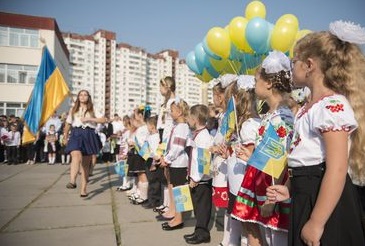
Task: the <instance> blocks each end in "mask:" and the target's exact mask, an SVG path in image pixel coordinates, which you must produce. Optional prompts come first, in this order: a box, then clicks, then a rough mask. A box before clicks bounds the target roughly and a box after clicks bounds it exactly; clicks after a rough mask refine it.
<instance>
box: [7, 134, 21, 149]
mask: <svg viewBox="0 0 365 246" xmlns="http://www.w3.org/2000/svg"><path fill="white" fill-rule="evenodd" d="M8 135H9V140H8V141H7V142H5V145H6V146H19V145H20V132H18V131H16V132H13V131H9V132H8Z"/></svg>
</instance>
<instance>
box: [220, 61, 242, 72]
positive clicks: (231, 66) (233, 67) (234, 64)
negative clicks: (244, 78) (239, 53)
mask: <svg viewBox="0 0 365 246" xmlns="http://www.w3.org/2000/svg"><path fill="white" fill-rule="evenodd" d="M241 66H242V63H241V62H239V61H232V60H228V62H227V63H226V66H225V67H224V69H223V71H222V73H223V74H226V73H229V74H239V71H240V70H241Z"/></svg>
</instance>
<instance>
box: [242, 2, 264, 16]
mask: <svg viewBox="0 0 365 246" xmlns="http://www.w3.org/2000/svg"><path fill="white" fill-rule="evenodd" d="M245 16H246V18H247V19H248V20H251V19H252V18H255V17H261V18H262V19H265V18H266V7H265V5H264V4H263V3H262V2H261V1H252V2H250V3H249V4H247V6H246V10H245Z"/></svg>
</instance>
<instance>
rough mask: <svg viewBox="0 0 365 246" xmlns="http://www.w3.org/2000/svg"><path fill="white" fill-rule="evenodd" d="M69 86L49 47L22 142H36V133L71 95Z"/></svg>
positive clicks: (28, 110)
mask: <svg viewBox="0 0 365 246" xmlns="http://www.w3.org/2000/svg"><path fill="white" fill-rule="evenodd" d="M69 91H70V90H69V88H68V86H67V83H66V82H65V80H64V78H63V76H62V74H61V71H60V70H59V69H58V68H57V66H56V64H55V62H54V60H53V58H52V56H51V54H50V53H49V51H48V49H47V47H44V48H43V54H42V61H41V65H40V67H39V70H38V75H37V79H36V82H35V84H34V88H33V91H32V94H31V96H30V99H29V100H28V105H27V108H26V109H25V112H24V115H23V119H24V132H23V139H22V143H23V144H25V143H28V142H34V140H35V135H36V134H37V132H38V131H39V129H40V128H41V127H42V126H43V125H44V124H45V123H46V121H47V120H48V118H49V117H50V116H51V115H52V114H53V113H54V112H55V111H56V110H57V108H58V107H59V106H60V105H61V103H62V102H63V101H64V100H65V98H66V97H67V96H68V95H69Z"/></svg>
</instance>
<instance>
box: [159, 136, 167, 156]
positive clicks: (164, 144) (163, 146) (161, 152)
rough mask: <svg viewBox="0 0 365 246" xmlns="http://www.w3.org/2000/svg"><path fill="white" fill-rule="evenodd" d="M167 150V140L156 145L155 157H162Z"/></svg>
mask: <svg viewBox="0 0 365 246" xmlns="http://www.w3.org/2000/svg"><path fill="white" fill-rule="evenodd" d="M166 148H167V139H164V140H162V142H161V143H160V144H159V145H158V147H157V150H156V155H158V156H163V155H164V154H165V152H166Z"/></svg>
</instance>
